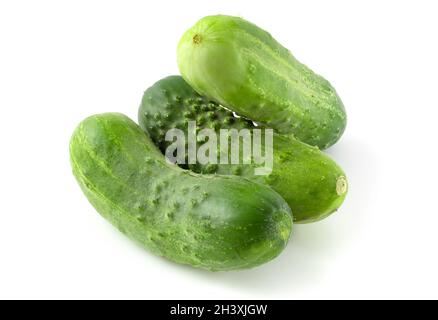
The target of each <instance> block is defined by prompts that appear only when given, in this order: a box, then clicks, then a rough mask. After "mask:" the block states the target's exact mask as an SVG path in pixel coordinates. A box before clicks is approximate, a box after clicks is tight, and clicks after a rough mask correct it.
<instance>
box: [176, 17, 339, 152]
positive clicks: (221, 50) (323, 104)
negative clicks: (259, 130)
mask: <svg viewBox="0 0 438 320" xmlns="http://www.w3.org/2000/svg"><path fill="white" fill-rule="evenodd" d="M178 65H179V68H180V71H181V74H182V76H183V77H184V79H185V80H186V81H187V82H188V83H189V84H190V85H191V86H192V87H193V88H194V89H195V90H196V91H197V92H199V93H200V94H202V95H205V96H208V97H210V98H211V99H214V100H215V101H217V102H219V103H220V104H222V105H224V106H226V107H228V108H229V109H231V110H233V111H236V112H237V113H239V114H241V115H243V116H246V117H248V118H249V119H251V120H254V121H256V122H260V123H263V124H265V125H267V126H269V127H271V128H273V129H276V130H278V131H279V132H281V133H293V134H294V135H295V137H296V138H298V139H299V140H301V141H303V142H305V143H307V144H310V145H313V146H318V147H319V148H320V149H325V148H328V147H329V146H331V145H333V144H334V143H335V142H336V141H337V140H338V139H339V138H340V137H341V135H342V133H343V132H344V129H345V126H346V114H345V110H344V106H343V104H342V102H341V99H340V98H339V96H338V95H337V93H336V91H335V89H334V88H333V87H332V86H331V85H330V83H329V82H328V81H327V80H325V79H324V78H322V77H321V76H319V75H317V74H315V73H314V72H312V71H311V70H310V69H309V68H308V67H306V66H305V65H303V64H302V63H300V62H299V61H297V60H296V59H295V58H294V57H293V55H292V54H291V53H290V52H289V51H288V50H287V49H286V48H284V47H283V46H282V45H281V44H279V43H278V42H277V41H276V40H275V39H274V38H273V37H272V36H271V35H270V34H269V33H267V32H266V31H264V30H262V29H260V28H258V27H257V26H255V25H254V24H252V23H250V22H247V21H245V20H243V19H241V18H237V17H230V16H223V15H218V16H209V17H205V18H203V19H201V20H200V21H199V22H198V23H196V24H195V25H194V26H193V27H192V28H191V29H189V30H188V31H187V32H186V33H185V34H184V36H183V37H182V39H181V41H180V43H179V46H178Z"/></svg>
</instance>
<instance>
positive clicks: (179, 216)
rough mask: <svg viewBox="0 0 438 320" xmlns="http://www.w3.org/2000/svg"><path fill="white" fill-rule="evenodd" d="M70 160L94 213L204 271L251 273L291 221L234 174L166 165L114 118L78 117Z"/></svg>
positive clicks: (279, 203) (138, 133) (263, 190)
mask: <svg viewBox="0 0 438 320" xmlns="http://www.w3.org/2000/svg"><path fill="white" fill-rule="evenodd" d="M70 154H71V163H72V167H73V173H74V175H75V176H76V178H77V180H78V182H79V184H80V186H81V188H82V190H83V191H84V193H85V195H86V196H87V197H88V199H89V201H90V202H91V203H92V204H93V206H94V207H95V208H96V210H97V211H98V212H99V213H100V214H101V215H102V216H103V217H105V218H106V219H107V220H109V221H110V222H111V223H112V224H113V225H115V226H116V227H117V228H118V229H119V230H120V231H122V232H123V233H125V234H126V235H127V236H128V237H130V238H132V239H134V240H136V241H137V242H139V243H140V244H142V245H143V246H144V247H146V248H148V249H149V250H151V251H152V252H154V253H155V254H157V255H160V256H164V257H166V258H168V259H170V260H172V261H175V262H178V263H183V264H190V265H192V266H194V267H199V268H205V269H209V270H233V269H241V268H250V267H254V266H257V265H260V264H262V263H265V262H267V261H269V260H271V259H273V258H274V257H276V256H277V255H278V254H279V253H280V252H281V251H282V250H283V249H284V247H285V245H286V243H287V242H288V239H289V236H290V232H291V227H292V216H291V212H290V208H289V207H288V205H287V204H286V203H285V202H284V200H283V199H282V198H281V197H280V196H279V195H278V194H277V193H275V192H274V191H272V190H271V189H270V188H268V187H265V186H262V185H259V184H257V183H254V182H250V181H248V180H245V179H242V178H240V177H233V176H201V175H197V174H194V173H191V172H190V171H185V170H182V169H180V168H179V167H177V166H174V165H171V164H168V163H167V162H166V161H165V159H164V156H163V155H162V154H161V152H160V151H159V150H158V149H157V148H156V147H155V145H154V144H153V142H152V141H151V140H150V139H149V137H148V136H147V135H146V134H145V133H144V132H143V131H142V130H141V128H140V127H139V126H138V125H136V124H135V123H134V122H133V121H131V120H130V119H129V118H127V117H126V116H123V115H121V114H114V113H108V114H102V115H96V116H92V117H90V118H87V119H86V120H84V121H83V122H82V123H81V124H80V125H79V126H78V128H77V129H76V131H75V132H74V134H73V137H72V139H71V144H70Z"/></svg>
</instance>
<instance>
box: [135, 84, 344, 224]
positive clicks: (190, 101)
mask: <svg viewBox="0 0 438 320" xmlns="http://www.w3.org/2000/svg"><path fill="white" fill-rule="evenodd" d="M188 121H196V123H197V125H198V126H199V128H198V131H199V130H201V129H203V128H210V129H215V131H216V132H219V130H220V129H237V130H241V129H254V128H256V127H255V126H254V124H253V123H252V122H251V121H248V120H246V119H244V118H236V117H234V116H233V114H232V112H230V111H228V110H226V109H224V108H222V107H220V106H219V105H218V104H217V103H215V102H213V101H210V100H209V99H208V98H206V97H203V96H201V95H199V94H197V93H196V92H195V91H194V90H193V89H192V88H191V87H190V86H189V85H188V84H187V83H186V82H185V81H184V79H183V78H182V77H180V76H170V77H167V78H165V79H162V80H160V81H158V82H157V83H155V84H154V85H153V86H152V87H150V88H149V89H147V90H146V92H145V93H144V95H143V100H142V103H141V106H140V109H139V124H140V126H141V127H142V128H143V130H145V131H146V132H147V133H148V134H149V136H150V137H151V139H152V140H153V141H154V143H155V144H156V145H157V146H158V147H159V148H160V150H161V151H162V152H163V153H164V152H165V150H166V148H167V147H168V146H169V145H170V144H171V143H172V142H171V141H170V142H169V141H166V140H165V134H166V132H167V131H168V130H170V129H173V128H177V129H181V130H183V131H184V132H185V133H186V134H187V129H188V127H187V123H188ZM258 128H260V127H258ZM261 142H262V144H263V142H264V139H263V138H262V139H261ZM201 145H202V143H198V144H197V147H198V150H199V147H200V146H201ZM263 148H264V145H262V151H263V150H264V149H263ZM221 152H223V151H222V150H220V145H219V146H218V152H217V154H220V153H221ZM227 153H228V151H227ZM227 156H228V154H227ZM183 167H184V168H189V169H191V170H192V171H195V172H197V173H204V174H205V173H208V174H211V173H217V174H221V175H240V176H242V177H245V178H248V179H250V180H253V181H256V182H258V183H263V184H266V185H269V186H270V187H272V188H273V189H274V190H275V191H277V192H278V193H279V194H280V195H281V196H282V197H283V198H284V199H285V200H286V202H287V203H288V204H289V206H290V207H291V209H292V212H293V216H294V219H295V222H296V223H308V222H315V221H318V220H321V219H323V218H325V217H327V216H328V215H329V214H330V213H332V212H334V211H335V210H336V209H338V208H339V206H340V205H341V204H342V202H343V201H344V199H345V196H346V193H347V180H346V178H345V174H344V172H343V171H342V169H341V168H340V167H339V166H338V165H337V164H336V163H335V162H334V161H333V160H332V159H330V158H329V157H328V156H327V155H325V154H324V153H323V152H321V151H320V150H318V149H317V148H315V147H311V146H309V145H306V144H304V143H302V142H300V141H298V140H296V139H294V138H293V137H292V136H291V135H285V134H274V138H273V169H272V172H271V173H270V174H269V175H264V176H262V175H255V172H254V170H255V168H256V167H260V165H256V164H254V163H252V164H251V165H243V164H240V165H234V164H219V165H213V164H205V165H202V164H200V163H199V162H198V163H196V164H192V165H188V166H183Z"/></svg>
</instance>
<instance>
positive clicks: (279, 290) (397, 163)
mask: <svg viewBox="0 0 438 320" xmlns="http://www.w3.org/2000/svg"><path fill="white" fill-rule="evenodd" d="M217 13H223V14H231V15H240V16H243V17H244V18H246V19H248V20H250V21H252V22H254V23H256V24H258V25H259V26H261V27H263V28H264V29H266V30H268V31H270V32H271V33H272V34H273V35H274V37H276V38H277V39H278V40H279V41H280V42H281V43H282V44H283V45H284V46H286V47H287V48H289V49H290V50H291V51H292V52H293V53H294V55H295V56H296V57H297V58H298V59H299V60H300V61H302V62H304V63H305V64H307V65H308V66H310V67H311V68H312V69H313V70H314V71H316V72H318V73H320V74H322V75H323V76H324V77H326V78H327V79H328V80H329V81H331V83H332V84H333V85H334V87H335V88H336V90H337V91H338V93H339V94H340V96H341V97H342V99H343V101H344V104H345V106H346V108H347V111H348V116H349V123H348V128H347V131H346V132H345V134H344V136H343V138H342V140H341V141H340V142H339V143H338V144H337V145H336V146H334V147H333V148H331V149H330V150H329V151H328V152H329V153H330V154H331V155H332V156H333V157H334V158H335V159H336V160H337V161H338V162H339V163H340V164H341V165H342V166H343V167H344V169H345V171H346V172H347V175H348V177H349V180H350V193H349V195H348V197H347V199H346V202H345V204H344V205H343V207H342V208H341V209H340V210H339V212H338V213H336V214H335V215H333V216H331V217H330V218H328V219H326V220H325V221H323V222H320V223H316V224H312V225H299V226H296V227H295V230H294V231H295V232H294V234H293V237H292V239H291V242H290V244H289V246H288V248H287V249H286V250H285V252H284V253H283V254H282V255H281V256H280V257H279V258H277V259H276V260H274V261H273V262H271V263H268V264H266V265H264V266H262V267H259V268H256V269H253V270H249V271H242V272H230V273H209V272H205V271H199V270H195V269H192V268H190V267H184V266H179V265H175V264H173V263H170V262H167V261H166V260H164V259H162V258H157V257H155V256H153V255H151V254H149V253H148V252H146V251H144V250H143V249H141V248H140V247H138V246H137V245H135V244H133V243H132V242H131V241H129V240H128V239H126V238H125V237H124V236H122V235H121V234H119V232H118V231H116V230H115V229H114V228H113V227H112V226H111V225H109V224H108V223H107V222H106V221H105V220H103V219H102V218H101V217H100V216H99V215H98V214H97V213H96V212H95V210H94V209H93V208H92V207H91V205H90V204H89V203H88V202H87V200H86V198H85V197H84V196H83V194H82V193H81V191H80V189H79V187H78V186H77V184H76V181H75V180H74V178H73V176H72V174H71V169H70V164H69V154H68V143H69V139H70V136H71V133H72V131H73V129H74V128H75V126H76V125H77V124H78V123H79V122H80V121H81V120H82V119H83V118H85V117H87V116H89V115H91V114H95V113H101V112H108V111H117V112H122V113H125V114H127V115H129V116H130V117H132V118H134V119H135V120H136V114H137V107H138V105H139V103H140V99H141V97H142V94H143V91H144V90H145V89H146V88H147V87H148V86H150V85H152V84H153V83H154V82H155V81H157V80H159V79H160V78H162V77H164V76H167V75H170V74H175V73H177V72H178V70H177V66H176V54H175V51H176V45H177V43H178V40H179V38H180V36H181V35H182V33H183V32H184V31H185V30H186V29H187V28H188V27H190V26H191V25H193V24H194V23H195V22H196V21H197V20H198V19H200V18H201V17H203V16H205V15H209V14H217ZM437 17H438V5H437V3H436V1H348V0H346V1H323V0H322V1H308V0H307V1H273V0H270V1H254V0H252V1H236V0H220V1H219V0H218V1H205V0H200V1H194V0H192V1H190V0H184V1H165V0H160V1H144V0H141V1H109V0H105V1H78V0H76V1H59V0H54V1H47V0H43V1H20V0H16V1H1V2H0V110H1V122H0V139H1V140H0V141H1V149H0V150H1V151H0V152H1V157H0V298H123V299H124V298H134V299H137V298H145V299H166V298H167V299H179V298H187V299H190V298H206V299H214V298H228V299H234V298H243V299H252V298H261V299H264V298H265V299H271V298H278V299H292V298H335V299H336V298H438V272H437V270H438V255H437V245H438V210H437V198H438V190H437V189H438V188H437V186H438V175H437V166H438V165H437V164H438V159H437V158H438V157H437V148H436V147H437V140H438V132H437V127H438V124H437V116H438V114H437V110H438V18H437Z"/></svg>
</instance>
